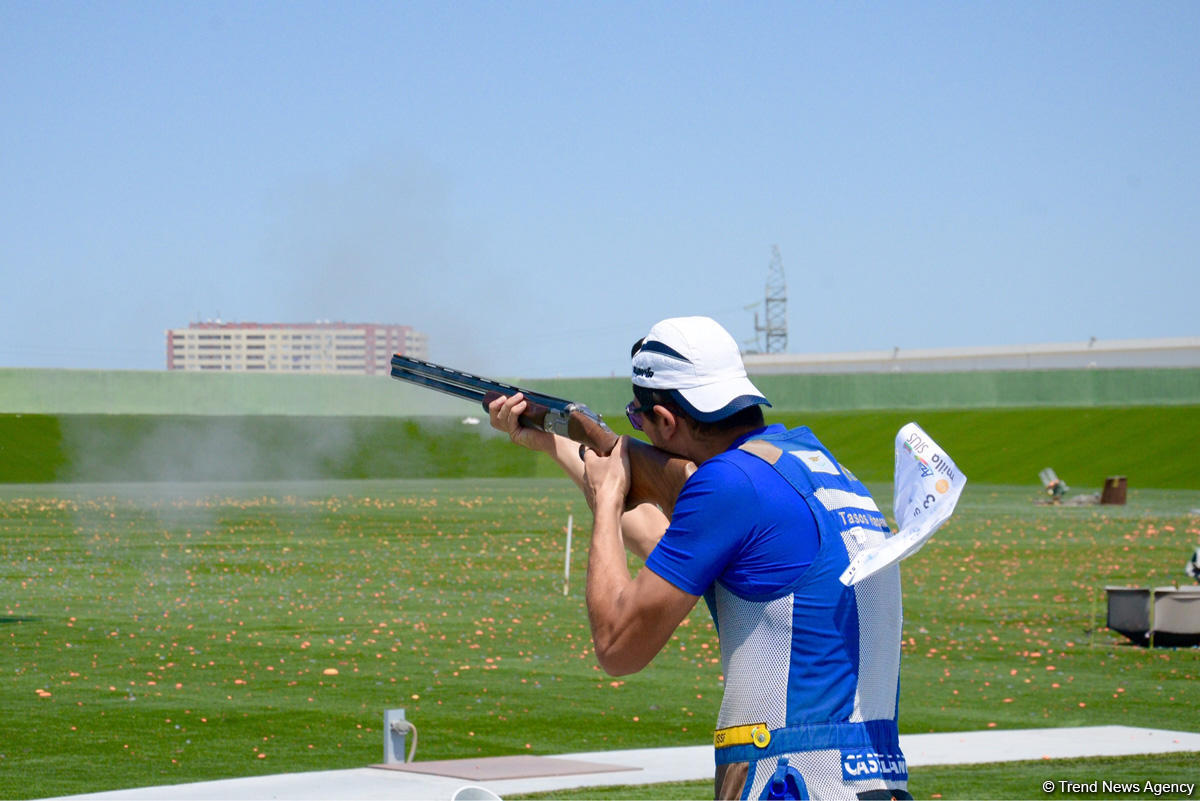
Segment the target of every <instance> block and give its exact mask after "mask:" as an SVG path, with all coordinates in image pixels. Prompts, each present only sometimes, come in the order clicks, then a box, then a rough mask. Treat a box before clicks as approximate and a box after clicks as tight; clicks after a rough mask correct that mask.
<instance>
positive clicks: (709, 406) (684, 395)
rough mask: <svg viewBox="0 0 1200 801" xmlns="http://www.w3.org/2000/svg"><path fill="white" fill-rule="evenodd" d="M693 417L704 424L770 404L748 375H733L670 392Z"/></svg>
mask: <svg viewBox="0 0 1200 801" xmlns="http://www.w3.org/2000/svg"><path fill="white" fill-rule="evenodd" d="M670 392H671V395H672V396H674V398H675V400H676V401H678V402H679V405H680V406H682V407H683V409H684V411H686V412H687V413H688V414H689V415H690V416H691V417H693V418H695V419H696V420H699V421H700V422H702V423H715V422H716V421H717V420H724V419H725V418H726V417H729V416H730V415H732V414H736V413H737V412H740V411H741V410H742V409H745V408H747V407H750V406H759V405H762V406H770V405H771V402H770V401H768V400H767V399H766V398H765V397H764V396H763V394H762V393H761V392H759V391H758V387H756V386H754V384H752V383H750V379H748V378H745V377H739V378H731V379H728V380H726V381H718V382H716V383H712V384H705V385H704V386H702V387H692V388H690V389H673V390H671V391H670Z"/></svg>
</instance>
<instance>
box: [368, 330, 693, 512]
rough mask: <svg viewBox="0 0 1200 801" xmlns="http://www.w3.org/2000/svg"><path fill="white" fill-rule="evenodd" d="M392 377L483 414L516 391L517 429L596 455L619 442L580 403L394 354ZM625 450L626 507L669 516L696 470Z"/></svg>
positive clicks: (667, 457)
mask: <svg viewBox="0 0 1200 801" xmlns="http://www.w3.org/2000/svg"><path fill="white" fill-rule="evenodd" d="M392 378H396V379H399V380H400V381H407V382H409V383H410V384H417V385H419V386H423V387H426V388H428V389H433V390H437V391H438V392H444V393H446V394H447V395H453V396H455V397H457V398H464V399H466V400H470V401H476V402H477V403H479V404H481V405H482V406H483V410H484V411H485V412H486V411H488V406H489V405H490V404H491V402H492V401H494V400H495V399H496V398H499V397H509V396H512V395H515V394H517V393H518V392H520V393H521V394H523V395H524V396H525V398H526V400H527V401H528V405H527V408H526V409H525V412H524V413H523V414H522V415H521V418H520V419H521V425H523V426H525V427H527V428H536V429H538V430H541V431H549V432H551V433H553V434H558V435H559V436H563V437H566V438H567V439H570V440H572V441H574V442H578V443H579V444H581V445H585V446H587V447H588V448H591V449H592V450H594V451H595V452H596V453H598V454H600V455H601V456H608V455H609V454H610V453H612V450H613V448H615V447H616V446H617V440H618V439H619V437H618V436H617V434H616V433H615V432H613V430H612V429H611V428H609V427H608V425H607V424H605V422H604V419H603V418H602V417H601V416H600V415H598V414H597V413H596V412H593V411H592V410H591V409H589V408H588V407H587V406H584V405H583V404H582V403H575V402H573V401H569V400H566V399H564V398H556V397H554V396H553V395H545V394H543V393H541V392H534V391H532V390H528V389H521V388H520V387H514V386H512V385H511V384H504V383H501V382H499V381H494V380H492V379H490V378H481V377H480V376H477V375H471V374H470V373H464V372H462V371H461V370H455V369H453V368H450V367H443V366H442V365H440V364H433V363H431V362H425V361H421V360H420V359H413V358H411V357H409V356H401V355H400V354H395V355H394V356H392ZM627 450H628V453H629V468H630V474H631V477H630V486H629V495H628V497H626V499H625V504H626V507H628V508H632V507H634V506H636V505H637V504H639V503H653V504H656V505H657V506H658V507H659V508H660V509H662V510H663V512H664V513H665V514H666V515H667V517H670V516H671V512H672V511H673V510H674V508H675V499H676V498H678V497H679V492H680V490H682V489H683V485H684V483H686V482H687V480H688V477H689V476H691V474H692V473H693V472H695V470H696V465H695V463H693V462H691V461H689V460H687V459H684V458H683V457H680V456H675V455H674V454H671V453H668V452H666V451H664V450H661V449H659V448H655V447H654V446H653V445H649V444H647V443H645V442H642V441H640V440H636V439H633V438H630V439H629V443H628V447H627Z"/></svg>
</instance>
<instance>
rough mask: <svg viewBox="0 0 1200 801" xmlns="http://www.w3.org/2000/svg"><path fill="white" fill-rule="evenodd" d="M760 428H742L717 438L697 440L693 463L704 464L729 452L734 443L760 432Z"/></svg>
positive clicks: (724, 433) (726, 432) (750, 426)
mask: <svg viewBox="0 0 1200 801" xmlns="http://www.w3.org/2000/svg"><path fill="white" fill-rule="evenodd" d="M760 428H762V426H760V425H749V426H742V427H741V428H734V429H731V430H729V431H723V432H721V434H720V435H718V436H715V437H711V438H705V439H702V440H696V445H695V447H696V452H695V453H693V454H692V456H693V461H695V462H696V464H703V463H704V462H707V461H708V460H709V459H711V458H713V457H714V456H717V455H718V454H722V453H724V452H725V451H727V450H729V448H730V447H731V446H732V445H733V443H735V442H737V441H738V440H739V439H741V438H742V437H744V436H746V435H747V434H749V433H750V432H751V431H758V430H759V429H760Z"/></svg>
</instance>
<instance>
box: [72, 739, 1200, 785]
mask: <svg viewBox="0 0 1200 801" xmlns="http://www.w3.org/2000/svg"><path fill="white" fill-rule="evenodd" d="M900 745H901V747H902V748H903V749H904V754H905V756H906V757H907V759H908V765H909V767H910V768H920V767H924V766H928V765H970V764H979V763H984V762H1014V761H1020V760H1029V759H1071V758H1078V757H1097V756H1129V755H1136V754H1164V753H1170V752H1173V751H1198V752H1200V734H1197V733H1192V732H1179V731H1165V730H1162V729H1140V728H1133V727H1130V726H1091V727H1084V728H1071V729H1010V730H995V729H993V730H989V731H973V732H951V733H946V734H907V735H901V737H900ZM555 758H556V759H564V760H571V761H572V762H575V763H579V762H589V763H597V764H600V765H607V766H610V767H609V768H607V769H604V770H603V771H600V772H596V773H573V774H569V775H546V776H525V777H524V778H516V779H498V780H489V781H484V782H470V781H465V780H464V779H462V778H455V777H453V776H443V775H437V774H433V773H423V772H421V773H418V772H414V771H407V770H396V769H387V770H381V769H378V768H370V767H364V768H355V769H352V770H331V771H320V772H313V773H286V774H280V775H276V776H255V777H250V778H245V779H222V780H219V781H210V782H196V783H193V784H175V785H164V786H159V787H141V788H136V789H132V790H111V791H107V792H101V793H87V794H84V795H73V796H65V798H71V799H89V800H92V801H110V800H111V801H116V800H117V799H121V800H122V801H150V800H151V799H166V800H168V801H189V800H192V799H222V800H223V801H251V800H256V799H268V798H269V799H294V800H295V801H318V799H328V800H329V801H343V799H345V800H346V801H349V800H350V799H364V801H365V800H367V799H380V800H381V801H382V799H394V800H397V801H404V800H405V799H447V800H448V799H451V798H453V796H454V794H455V792H457V791H458V790H460V789H461V788H463V787H464V786H467V785H472V786H483V787H486V788H487V789H488V790H490V791H492V792H493V793H495V794H497V795H499V796H501V797H504V796H506V795H513V794H517V793H536V792H543V791H549V790H565V789H570V788H576V787H600V786H605V785H628V784H657V783H660V782H676V781H696V780H704V779H711V778H712V774H713V750H712V746H709V745H700V746H690V747H683V748H651V749H643V750H629V751H592V752H586V753H576V754H563V755H562V756H561V757H555ZM471 761H472V760H459V762H462V763H467V762H471ZM474 761H475V762H479V760H474ZM418 764H420V763H418ZM463 767H465V768H467V769H468V770H471V769H473V766H469V765H465V766H463ZM457 772H459V774H460V776H461V775H468V776H469V775H475V774H472V773H470V772H463V771H457Z"/></svg>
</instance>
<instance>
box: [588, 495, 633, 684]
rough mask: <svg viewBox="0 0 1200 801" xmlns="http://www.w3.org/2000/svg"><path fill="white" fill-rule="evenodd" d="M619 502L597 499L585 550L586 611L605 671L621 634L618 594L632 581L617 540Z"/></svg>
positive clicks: (618, 535)
mask: <svg viewBox="0 0 1200 801" xmlns="http://www.w3.org/2000/svg"><path fill="white" fill-rule="evenodd" d="M622 505H623V499H621V500H618V501H615V502H614V501H613V500H612V499H608V498H598V499H597V500H596V508H595V509H594V510H593V522H592V543H591V547H590V548H589V549H588V572H587V608H588V622H589V623H590V624H591V628H592V643H593V645H594V646H595V648H596V657H597V659H599V660H600V664H601V665H602V666H605V668H606V669H607V665H606V661H607V655H608V654H609V653H610V652H611V651H612V650H613V649H614V648H615V647H616V646H617V642H618V640H619V638H620V634H621V631H620V629H621V626H620V620H621V617H622V615H621V596H622V591H623V590H624V589H625V588H626V587H627V586H628V585H629V584H630V583H631V582H632V579H630V577H629V568H628V563H627V562H626V559H625V546H624V542H623V540H622V538H621V508H622Z"/></svg>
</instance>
